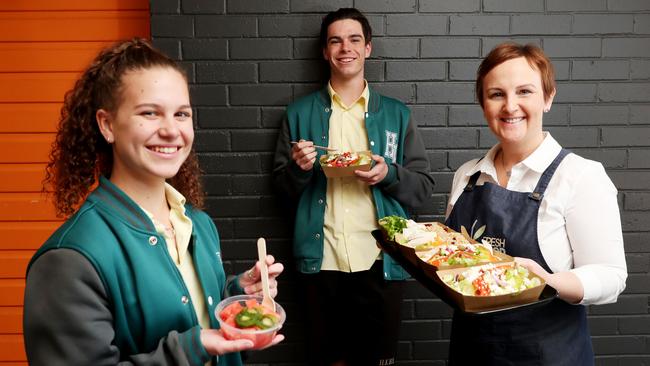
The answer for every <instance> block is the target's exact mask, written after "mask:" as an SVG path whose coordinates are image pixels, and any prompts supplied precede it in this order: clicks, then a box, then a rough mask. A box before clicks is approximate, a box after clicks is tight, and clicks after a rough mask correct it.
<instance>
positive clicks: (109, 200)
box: [88, 176, 156, 232]
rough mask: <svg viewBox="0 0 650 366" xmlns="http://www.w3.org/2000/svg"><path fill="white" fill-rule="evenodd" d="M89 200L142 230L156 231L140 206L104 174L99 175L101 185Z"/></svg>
mask: <svg viewBox="0 0 650 366" xmlns="http://www.w3.org/2000/svg"><path fill="white" fill-rule="evenodd" d="M88 201H89V202H95V203H98V204H100V205H102V206H106V207H108V208H109V209H110V210H111V211H113V212H115V213H116V214H117V216H118V217H119V218H120V219H121V220H123V221H126V222H127V223H129V224H130V225H131V226H134V227H136V228H138V229H141V230H146V231H151V232H155V231H156V228H155V226H154V225H153V222H152V221H151V219H150V218H149V216H147V214H146V213H145V212H144V211H142V209H141V208H140V206H139V205H138V204H137V203H135V201H133V200H132V199H131V198H130V197H129V196H127V195H126V193H124V191H122V190H121V189H119V188H118V187H117V186H116V185H115V184H113V183H112V182H111V181H110V180H108V179H106V177H104V176H100V177H99V186H98V187H97V189H95V191H93V193H92V194H91V195H90V196H89V197H88Z"/></svg>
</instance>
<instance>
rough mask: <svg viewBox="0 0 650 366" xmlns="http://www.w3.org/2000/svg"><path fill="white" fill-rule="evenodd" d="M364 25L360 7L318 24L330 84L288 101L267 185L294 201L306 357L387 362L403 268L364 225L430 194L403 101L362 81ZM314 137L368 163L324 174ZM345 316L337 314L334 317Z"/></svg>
mask: <svg viewBox="0 0 650 366" xmlns="http://www.w3.org/2000/svg"><path fill="white" fill-rule="evenodd" d="M371 38H372V31H371V28H370V25H369V23H368V20H367V19H366V18H365V16H363V14H361V13H360V12H359V11H358V10H356V9H352V8H343V9H339V10H337V11H335V12H331V13H329V14H327V15H326V16H325V17H324V18H323V22H322V24H321V34H320V41H321V46H322V50H323V56H324V58H325V60H327V61H328V62H329V65H330V80H329V83H328V84H327V85H326V87H325V88H323V89H322V90H320V91H317V92H315V93H313V94H310V95H307V96H305V97H303V98H301V99H299V100H297V101H295V102H294V103H292V104H291V105H289V106H288V107H287V111H286V116H285V120H284V123H283V125H282V128H281V131H280V135H279V138H278V145H277V149H276V153H275V161H274V170H273V179H274V184H275V185H276V186H277V188H278V189H280V190H281V191H282V192H284V193H285V194H286V196H287V197H288V198H289V199H290V200H292V201H295V202H296V203H297V211H296V222H295V233H294V255H295V258H296V262H297V266H298V271H299V272H300V273H301V278H302V280H303V281H304V289H305V294H306V299H307V306H306V311H307V318H308V324H307V325H308V329H309V332H310V334H309V338H308V339H309V342H310V346H311V348H310V349H309V352H308V355H309V357H310V358H311V360H310V365H363V366H368V365H391V364H393V363H394V362H395V353H396V348H397V335H398V329H399V323H400V304H401V300H402V283H403V281H402V280H404V279H405V278H407V274H406V273H405V272H404V270H403V269H402V268H401V267H400V266H399V265H398V264H397V263H395V262H394V261H393V260H392V259H391V258H390V257H388V256H386V255H384V254H382V253H381V251H380V249H379V248H378V247H377V245H376V242H375V240H374V238H373V237H372V235H371V231H372V230H375V229H377V228H378V225H377V220H378V219H379V218H382V217H384V216H387V215H399V216H404V217H405V216H406V215H407V213H406V210H405V207H409V208H413V207H416V206H419V205H420V204H422V203H425V202H426V201H427V200H428V199H430V197H431V194H432V191H433V185H434V183H433V180H432V178H431V177H430V176H429V162H428V159H427V156H426V152H425V149H424V145H423V143H422V140H421V138H420V135H419V133H418V131H417V127H416V125H415V124H414V123H413V122H412V121H411V120H410V111H409V109H408V108H407V107H406V106H405V105H404V104H403V103H401V102H399V101H397V100H395V99H392V98H388V97H385V96H382V95H380V94H378V93H377V92H375V91H374V90H373V89H372V88H369V87H368V83H367V82H366V80H365V78H364V64H365V59H366V58H367V57H369V56H370V53H371V50H372V44H371ZM314 145H324V146H329V147H331V148H336V149H338V150H339V151H341V152H342V151H365V150H370V151H372V160H373V167H372V169H370V170H369V171H367V172H364V171H355V176H353V177H345V178H332V179H327V178H326V177H325V175H324V173H323V170H322V168H321V167H320V164H319V163H317V162H316V160H317V159H318V158H319V157H320V156H321V155H322V154H323V152H322V151H317V150H316V149H315V147H314ZM341 314H343V316H341Z"/></svg>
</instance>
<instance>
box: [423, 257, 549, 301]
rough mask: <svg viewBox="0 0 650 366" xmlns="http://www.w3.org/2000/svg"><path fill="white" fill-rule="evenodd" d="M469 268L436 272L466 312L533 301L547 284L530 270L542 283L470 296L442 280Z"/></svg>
mask: <svg viewBox="0 0 650 366" xmlns="http://www.w3.org/2000/svg"><path fill="white" fill-rule="evenodd" d="M512 263H514V262H510V263H502V264H512ZM481 267H482V266H481ZM467 270H468V268H454V269H446V270H441V271H437V272H436V275H437V276H438V280H439V281H440V283H442V285H443V286H444V291H446V292H447V293H448V295H449V297H450V298H451V299H452V300H453V301H454V304H456V306H457V307H458V308H459V309H460V310H462V311H464V312H480V311H487V310H498V309H501V308H504V307H513V306H517V305H523V304H529V303H533V302H535V301H537V300H538V299H539V297H540V295H541V293H542V290H543V289H544V287H545V285H546V283H545V282H544V280H543V279H541V278H539V277H537V276H536V275H535V274H533V273H532V272H529V278H533V277H537V278H538V279H539V280H540V285H538V286H535V287H531V288H529V289H526V290H523V291H521V292H517V293H511V294H505V295H494V296H469V295H463V294H461V293H460V292H457V291H456V290H454V289H453V288H452V287H450V286H449V285H447V284H446V283H445V282H444V281H443V280H442V279H443V278H444V276H446V275H456V274H459V273H462V272H463V271H467Z"/></svg>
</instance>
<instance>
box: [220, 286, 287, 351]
mask: <svg viewBox="0 0 650 366" xmlns="http://www.w3.org/2000/svg"><path fill="white" fill-rule="evenodd" d="M247 296H249V295H240V296H235V297H233V298H229V299H226V300H224V303H223V304H220V305H219V306H218V307H217V311H218V314H217V316H218V317H219V320H220V323H221V332H222V334H223V335H224V337H225V338H226V339H230V340H235V339H250V340H251V341H252V342H253V343H254V347H253V348H254V349H257V348H263V347H265V346H267V345H268V344H270V343H271V342H272V341H273V338H274V337H275V335H276V334H277V331H278V330H279V329H280V325H281V323H282V322H283V321H284V310H283V309H282V308H281V307H279V305H278V312H275V311H273V310H271V309H269V308H266V307H264V306H263V305H262V304H261V303H260V302H259V301H258V300H257V299H255V298H247V299H244V298H246V297H247ZM235 298H239V299H235ZM260 301H261V300H260Z"/></svg>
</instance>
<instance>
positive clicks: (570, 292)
mask: <svg viewBox="0 0 650 366" xmlns="http://www.w3.org/2000/svg"><path fill="white" fill-rule="evenodd" d="M515 262H517V263H519V264H521V265H522V266H524V267H526V269H528V270H529V271H530V272H533V273H534V274H536V275H538V276H539V277H541V278H542V279H543V280H544V281H545V282H546V283H547V284H548V285H549V286H551V287H553V288H554V289H556V290H557V292H558V297H559V298H560V299H562V300H564V301H566V302H568V303H569V304H577V303H579V302H580V301H582V299H583V297H584V295H585V292H584V291H585V290H584V287H582V282H580V279H578V276H576V275H574V274H573V273H572V272H570V271H564V272H558V273H548V272H547V271H546V270H545V269H544V268H542V266H540V265H539V264H538V263H537V262H535V261H534V260H532V259H528V258H521V257H515Z"/></svg>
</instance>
